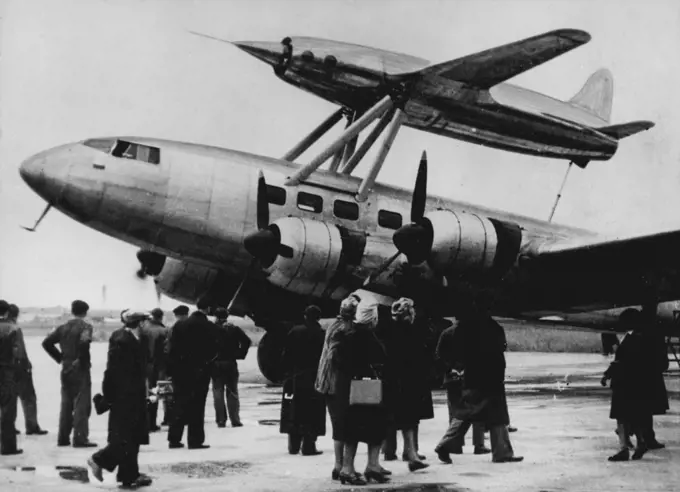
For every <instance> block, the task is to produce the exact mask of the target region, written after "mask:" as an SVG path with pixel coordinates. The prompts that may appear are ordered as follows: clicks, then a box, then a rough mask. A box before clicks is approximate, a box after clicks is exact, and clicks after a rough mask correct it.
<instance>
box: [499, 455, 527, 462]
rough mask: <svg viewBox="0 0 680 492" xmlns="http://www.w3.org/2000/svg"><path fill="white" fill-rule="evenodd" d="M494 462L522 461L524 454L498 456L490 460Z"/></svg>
mask: <svg viewBox="0 0 680 492" xmlns="http://www.w3.org/2000/svg"><path fill="white" fill-rule="evenodd" d="M491 461H493V462H494V463H519V462H520V461H524V456H508V457H507V458H499V459H493V460H491Z"/></svg>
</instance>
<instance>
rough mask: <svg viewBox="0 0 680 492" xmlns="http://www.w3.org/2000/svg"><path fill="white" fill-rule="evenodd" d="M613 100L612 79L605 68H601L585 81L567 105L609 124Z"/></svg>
mask: <svg viewBox="0 0 680 492" xmlns="http://www.w3.org/2000/svg"><path fill="white" fill-rule="evenodd" d="M613 100H614V77H613V76H612V73H611V72H610V71H609V70H607V69H606V68H601V69H600V70H598V71H597V72H595V73H594V74H592V75H591V76H590V77H588V80H586V83H585V84H583V87H581V90H580V91H578V94H576V95H575V96H574V97H572V98H571V99H570V100H569V103H570V104H572V105H574V106H578V107H579V108H581V109H585V110H586V111H588V112H590V113H592V114H594V115H595V116H597V117H598V118H600V119H602V120H604V121H606V122H609V117H610V116H611V114H612V102H613Z"/></svg>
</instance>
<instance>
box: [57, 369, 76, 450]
mask: <svg viewBox="0 0 680 492" xmlns="http://www.w3.org/2000/svg"><path fill="white" fill-rule="evenodd" d="M76 393H77V391H76V389H75V388H74V387H73V382H72V381H71V378H70V377H69V375H68V374H64V373H62V374H61V407H60V409H59V432H58V434H57V444H58V445H60V446H68V445H69V444H70V443H71V431H72V430H73V404H74V401H75V395H76Z"/></svg>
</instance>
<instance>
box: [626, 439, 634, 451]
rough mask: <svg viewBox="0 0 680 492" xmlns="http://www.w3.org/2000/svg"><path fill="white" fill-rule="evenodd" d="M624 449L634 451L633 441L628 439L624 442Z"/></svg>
mask: <svg viewBox="0 0 680 492" xmlns="http://www.w3.org/2000/svg"><path fill="white" fill-rule="evenodd" d="M626 447H627V448H628V449H635V445H634V444H633V441H631V440H630V439H628V441H626Z"/></svg>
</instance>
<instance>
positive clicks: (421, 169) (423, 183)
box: [364, 150, 427, 287]
mask: <svg viewBox="0 0 680 492" xmlns="http://www.w3.org/2000/svg"><path fill="white" fill-rule="evenodd" d="M426 202H427V152H426V151H424V150H423V154H422V155H421V156H420V164H419V165H418V174H417V175H416V182H415V187H414V190H413V199H412V200H411V224H408V225H406V226H403V227H400V228H399V230H397V231H396V232H395V233H394V236H393V238H392V239H393V241H394V245H395V246H396V247H397V252H396V253H395V254H394V255H392V256H391V257H390V258H389V259H388V260H387V261H386V262H385V263H383V264H382V265H380V267H379V268H378V269H377V270H376V271H375V272H374V273H372V274H371V275H369V276H368V277H367V278H366V280H365V281H364V287H366V286H367V285H368V284H370V283H371V282H373V281H374V280H375V279H376V278H378V277H379V276H380V275H382V274H383V273H384V272H385V270H387V269H388V268H389V267H390V265H391V264H392V263H394V261H395V260H396V259H397V258H398V257H399V256H400V255H401V254H402V253H403V254H405V255H406V258H407V259H408V260H409V262H410V263H416V262H414V261H412V258H413V253H412V251H411V250H410V249H409V248H410V247H411V245H410V241H411V240H412V237H413V235H414V234H416V235H417V234H422V232H420V229H417V230H414V229H413V228H414V227H417V228H422V227H423V226H421V225H419V224H420V223H422V222H423V220H424V217H425V203H426ZM409 227H410V228H411V229H407V228H409ZM414 231H415V232H414ZM404 234H406V236H408V237H406V236H404ZM418 240H420V239H418ZM404 248H405V249H404ZM409 255H411V256H409ZM415 259H418V257H417V256H416V258H415ZM424 260H425V258H423V260H421V261H418V262H417V263H422V261H424Z"/></svg>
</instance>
